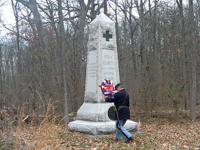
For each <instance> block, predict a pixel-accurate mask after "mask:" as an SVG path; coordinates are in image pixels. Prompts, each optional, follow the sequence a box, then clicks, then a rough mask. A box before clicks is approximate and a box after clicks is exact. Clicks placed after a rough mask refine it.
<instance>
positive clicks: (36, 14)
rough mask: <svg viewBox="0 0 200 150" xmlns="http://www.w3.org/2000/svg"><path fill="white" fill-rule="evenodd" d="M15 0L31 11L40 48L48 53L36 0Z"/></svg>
mask: <svg viewBox="0 0 200 150" xmlns="http://www.w3.org/2000/svg"><path fill="white" fill-rule="evenodd" d="M17 1H18V2H20V3H22V4H23V5H24V6H25V7H27V8H29V9H30V10H31V11H32V13H33V16H34V20H35V24H36V28H37V33H38V37H39V42H40V45H41V47H42V49H43V50H44V52H45V53H48V52H47V49H46V48H47V47H46V37H45V31H44V29H43V23H42V21H41V17H40V14H39V11H38V8H37V2H36V0H29V1H25V0H17Z"/></svg>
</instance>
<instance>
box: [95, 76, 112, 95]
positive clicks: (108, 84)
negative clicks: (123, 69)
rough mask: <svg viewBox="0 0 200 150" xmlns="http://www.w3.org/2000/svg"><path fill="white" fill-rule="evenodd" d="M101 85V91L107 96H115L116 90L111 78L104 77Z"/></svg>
mask: <svg viewBox="0 0 200 150" xmlns="http://www.w3.org/2000/svg"><path fill="white" fill-rule="evenodd" d="M99 87H101V91H102V93H103V94H104V95H105V96H111V97H112V96H114V93H115V92H114V91H115V90H114V87H113V84H112V81H111V80H109V79H104V80H103V82H102V83H101V85H99Z"/></svg>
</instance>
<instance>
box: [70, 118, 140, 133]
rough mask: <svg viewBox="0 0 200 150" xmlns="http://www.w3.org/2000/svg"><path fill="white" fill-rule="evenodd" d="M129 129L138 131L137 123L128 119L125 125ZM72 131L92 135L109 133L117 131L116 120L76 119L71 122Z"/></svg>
mask: <svg viewBox="0 0 200 150" xmlns="http://www.w3.org/2000/svg"><path fill="white" fill-rule="evenodd" d="M124 127H125V128H126V129H127V130H128V131H133V132H136V131H137V123H136V122H134V121H131V120H127V122H126V124H125V126H124ZM69 130H70V131H78V132H84V133H87V134H91V135H108V134H111V133H114V132H115V131H116V127H115V121H106V122H91V121H84V120H76V121H73V122H70V125H69Z"/></svg>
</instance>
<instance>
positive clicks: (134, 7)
mask: <svg viewBox="0 0 200 150" xmlns="http://www.w3.org/2000/svg"><path fill="white" fill-rule="evenodd" d="M0 3H1V4H0V10H1V9H2V8H3V7H4V6H5V3H3V1H1V2H0ZM10 7H11V8H12V9H13V15H14V19H15V25H10V24H7V23H5V22H4V20H2V19H1V20H0V26H2V27H4V30H6V31H7V35H6V36H3V37H0V39H1V40H0V108H1V109H10V110H12V111H14V110H15V112H16V114H18V115H19V112H20V111H19V110H20V107H21V105H22V104H23V103H25V102H26V103H25V104H24V106H25V107H24V108H25V110H24V113H25V114H28V115H30V116H34V115H36V116H39V115H41V116H42V115H44V114H45V112H46V109H47V105H48V103H49V101H51V102H54V101H57V100H59V102H56V103H54V105H53V112H54V113H55V114H56V115H58V116H61V117H63V116H65V115H67V114H68V113H71V112H74V111H77V110H78V109H79V107H80V106H81V104H82V103H83V101H84V99H83V97H84V86H85V74H86V61H87V60H86V56H87V41H88V25H89V23H90V22H91V21H92V20H93V19H94V18H95V17H96V15H98V14H99V13H100V12H104V13H105V14H106V15H108V16H109V17H110V18H111V19H112V20H113V21H115V23H116V33H117V46H118V58H119V70H120V80H121V82H122V83H123V84H124V85H125V87H126V90H127V91H128V93H129V95H130V102H131V108H132V111H133V112H135V113H140V114H141V115H144V116H145V117H146V118H148V117H150V116H156V115H157V114H159V115H162V113H164V114H166V113H169V112H170V115H171V116H180V115H182V116H185V117H189V118H190V119H192V120H196V119H197V117H199V114H200V110H199V108H200V98H199V97H200V93H199V90H200V86H199V82H200V71H199V69H200V68H199V63H200V61H199V56H200V52H199V50H200V48H199V46H200V0H187V1H182V0H176V1H175V0H174V1H170V0H166V1H164V0H121V1H119V0H85V1H83V0H37V1H36V0H11V5H10ZM0 13H1V12H0ZM3 15H4V14H2V13H1V14H0V17H1V16H3ZM0 32H1V31H0ZM195 110H196V111H195ZM68 119H69V118H68V117H66V118H65V119H64V121H65V122H68Z"/></svg>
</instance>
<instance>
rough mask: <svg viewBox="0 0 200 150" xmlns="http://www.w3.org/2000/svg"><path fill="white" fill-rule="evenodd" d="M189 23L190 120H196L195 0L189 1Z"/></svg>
mask: <svg viewBox="0 0 200 150" xmlns="http://www.w3.org/2000/svg"><path fill="white" fill-rule="evenodd" d="M189 22H190V26H189V27H190V47H189V48H190V50H191V56H190V66H191V70H190V119H191V120H196V113H195V111H196V109H195V107H196V98H197V96H196V93H197V89H196V86H197V85H196V84H197V81H196V59H197V58H196V42H195V22H194V11H193V0H189Z"/></svg>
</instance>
